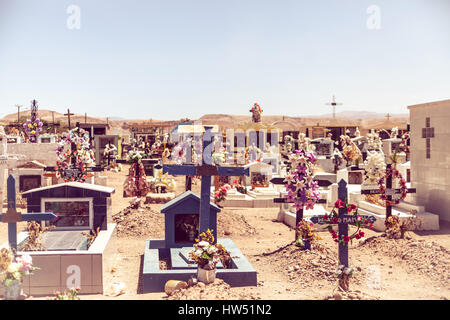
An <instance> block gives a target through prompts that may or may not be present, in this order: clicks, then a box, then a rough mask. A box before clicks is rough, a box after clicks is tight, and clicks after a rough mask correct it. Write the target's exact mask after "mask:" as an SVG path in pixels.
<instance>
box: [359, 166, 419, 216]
mask: <svg viewBox="0 0 450 320" xmlns="http://www.w3.org/2000/svg"><path fill="white" fill-rule="evenodd" d="M390 170H392V164H390V163H388V164H387V165H386V172H389V171H390ZM400 193H402V190H401V189H393V188H392V174H389V175H388V177H387V178H386V190H385V191H384V193H383V192H380V190H379V189H366V190H361V194H385V195H386V219H387V218H389V217H390V216H391V215H392V196H393V195H395V194H400ZM406 193H416V188H408V189H406Z"/></svg>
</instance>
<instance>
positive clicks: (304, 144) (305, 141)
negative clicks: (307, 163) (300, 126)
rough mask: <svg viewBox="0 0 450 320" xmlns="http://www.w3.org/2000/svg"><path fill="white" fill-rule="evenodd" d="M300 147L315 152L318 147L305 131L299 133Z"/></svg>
mask: <svg viewBox="0 0 450 320" xmlns="http://www.w3.org/2000/svg"><path fill="white" fill-rule="evenodd" d="M298 148H299V149H300V150H304V151H305V152H314V151H315V150H316V147H315V146H314V145H313V144H311V139H309V138H307V137H306V134H305V133H303V132H300V133H299V134H298Z"/></svg>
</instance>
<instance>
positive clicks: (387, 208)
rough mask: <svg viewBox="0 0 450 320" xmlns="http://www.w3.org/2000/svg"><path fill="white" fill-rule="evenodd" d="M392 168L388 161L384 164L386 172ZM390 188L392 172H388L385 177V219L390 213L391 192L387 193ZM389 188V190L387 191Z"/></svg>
mask: <svg viewBox="0 0 450 320" xmlns="http://www.w3.org/2000/svg"><path fill="white" fill-rule="evenodd" d="M391 170H392V165H391V164H390V163H388V164H387V165H386V172H389V171H391ZM391 189H392V173H391V174H388V177H387V178H386V194H387V195H386V220H387V218H389V217H390V216H391V215H392V194H390V193H389V194H388V192H390V190H391ZM388 190H389V191H388Z"/></svg>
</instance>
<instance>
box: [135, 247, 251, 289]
mask: <svg viewBox="0 0 450 320" xmlns="http://www.w3.org/2000/svg"><path fill="white" fill-rule="evenodd" d="M217 242H218V243H220V244H222V245H223V246H224V247H225V248H226V249H227V250H228V251H229V252H230V254H231V259H232V266H233V268H231V269H223V268H221V269H217V273H216V277H217V278H219V279H222V280H224V281H225V282H227V283H228V284H229V285H230V286H232V287H244V286H256V284H257V278H256V270H255V269H254V268H253V267H252V265H251V264H250V262H249V261H248V260H247V258H246V257H245V256H244V255H243V254H242V252H241V251H240V250H239V248H238V247H237V246H236V245H235V244H234V242H233V241H232V240H231V239H224V238H219V239H217ZM170 249H172V248H165V240H164V239H149V240H146V242H145V250H144V263H143V271H142V275H143V291H144V293H149V292H163V291H164V285H165V284H166V282H167V281H169V280H181V281H188V280H189V278H190V277H191V276H195V275H196V274H197V268H196V267H194V268H182V269H174V268H172V269H169V270H161V269H160V267H159V260H160V259H168V258H169V259H171V253H170ZM179 249H180V248H179ZM174 252H175V251H174ZM178 252H179V251H178ZM175 256H176V255H175ZM178 257H180V259H181V260H184V259H183V258H182V257H181V256H180V255H178ZM171 263H173V261H171ZM175 263H176V264H177V263H181V262H180V260H178V261H176V262H175ZM184 263H185V262H184Z"/></svg>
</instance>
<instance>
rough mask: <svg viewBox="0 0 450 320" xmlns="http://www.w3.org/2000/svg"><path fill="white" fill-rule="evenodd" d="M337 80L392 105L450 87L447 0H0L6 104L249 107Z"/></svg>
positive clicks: (301, 101)
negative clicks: (374, 10)
mask: <svg viewBox="0 0 450 320" xmlns="http://www.w3.org/2000/svg"><path fill="white" fill-rule="evenodd" d="M72 4H73V5H77V6H79V8H80V10H81V17H80V18H81V28H80V29H79V30H76V29H75V30H70V29H68V28H67V24H66V21H67V19H68V17H69V14H68V13H67V12H66V10H67V8H68V6H69V5H72ZM370 5H377V6H378V7H379V8H380V13H381V16H380V18H381V20H380V26H381V29H379V30H371V29H369V28H368V27H367V20H368V19H369V17H370V16H371V15H370V14H369V13H367V8H368V7H369V6H370ZM333 94H335V95H336V98H337V100H338V101H339V102H343V103H344V105H343V106H342V107H340V109H341V110H367V111H377V112H390V113H407V112H408V111H407V109H406V106H407V105H410V104H417V103H423V102H429V101H435V100H443V99H449V98H450V1H449V0H420V1H419V0H394V1H393V0H388V1H385V0H371V1H365V0H334V1H333V0H328V1H325V0H320V1H313V0H311V1H301V0H292V1H286V0H280V1H274V0H273V1H267V0H220V1H219V0H165V1H163V0H159V1H154V0H149V1H144V0H141V1H137V0H134V1H133V0H126V1H125V0H120V1H119V0H108V1H105V0H95V1H91V0H70V1H63V0H39V1H29V0H0V116H4V115H6V114H8V113H13V112H15V111H17V109H16V108H15V105H16V104H19V105H24V106H25V107H29V105H30V101H31V100H32V99H36V100H38V103H39V106H40V107H41V108H46V109H48V108H50V109H52V110H56V111H58V112H63V111H66V110H67V107H70V109H71V111H73V112H75V113H81V114H84V112H87V113H88V115H92V116H105V117H106V116H109V117H124V118H129V119H136V118H154V119H180V118H182V117H189V118H193V119H195V118H197V117H200V116H201V115H203V114H206V113H230V114H242V115H249V116H250V113H249V112H248V110H249V108H250V106H251V105H252V104H253V102H255V101H258V102H259V103H260V105H261V106H262V108H263V110H264V114H280V115H281V114H284V115H288V116H301V115H315V114H324V113H329V112H330V111H331V110H330V107H329V106H326V105H325V103H326V102H328V101H329V100H330V99H331V96H332V95H333ZM264 114H263V115H264Z"/></svg>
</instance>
